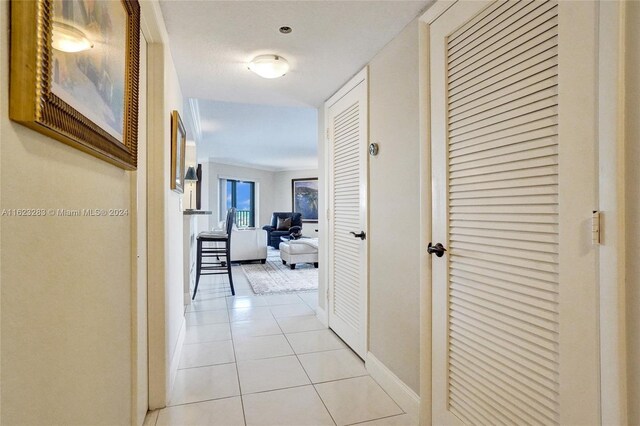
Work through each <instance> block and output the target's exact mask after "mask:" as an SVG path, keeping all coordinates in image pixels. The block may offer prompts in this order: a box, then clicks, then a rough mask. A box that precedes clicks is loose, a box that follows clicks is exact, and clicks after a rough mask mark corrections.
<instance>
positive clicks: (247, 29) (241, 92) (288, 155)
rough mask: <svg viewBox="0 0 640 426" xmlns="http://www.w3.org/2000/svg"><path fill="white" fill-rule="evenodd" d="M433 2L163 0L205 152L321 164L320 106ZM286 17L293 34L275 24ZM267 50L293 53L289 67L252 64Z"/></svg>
mask: <svg viewBox="0 0 640 426" xmlns="http://www.w3.org/2000/svg"><path fill="white" fill-rule="evenodd" d="M430 3H432V0H416V1H401V0H387V1H364V0H363V1H324V0H316V1H299V0H297V1H242V0H237V1H202V0H201V1H192V0H167V1H161V3H160V5H161V8H162V13H163V15H164V19H165V22H166V26H167V31H168V33H169V39H170V46H171V54H172V56H173V60H174V62H175V65H176V69H177V72H178V77H179V79H180V86H181V89H182V94H183V96H184V98H185V99H190V101H191V102H193V100H197V102H196V104H197V105H199V108H196V109H195V110H194V109H191V108H186V109H187V117H188V118H195V120H194V122H195V123H198V122H199V123H200V126H201V128H202V131H201V132H200V133H199V134H198V135H197V136H195V135H194V134H195V132H191V133H192V135H190V138H194V136H195V139H196V140H197V142H198V148H197V151H198V158H199V159H200V160H202V159H205V158H207V159H212V160H215V161H220V162H225V163H229V164H238V165H246V166H250V167H259V168H264V169H268V170H287V169H289V170H291V169H304V168H313V167H317V111H316V109H315V108H317V107H320V106H322V104H323V102H324V101H325V100H326V99H328V98H329V97H330V96H331V95H332V94H333V93H335V92H336V91H337V90H338V89H339V88H340V87H341V86H342V85H343V84H344V83H346V82H347V81H348V80H349V79H350V78H351V76H353V75H354V74H356V73H357V72H358V71H359V70H361V69H362V68H363V67H364V66H365V65H366V64H367V63H368V62H369V61H370V60H371V59H372V58H373V57H374V56H375V55H376V53H378V52H379V51H380V50H381V49H382V48H383V47H384V46H385V45H386V44H387V43H388V42H389V41H391V40H392V39H393V38H394V37H395V36H396V35H397V34H399V33H400V32H401V31H402V29H403V28H404V27H405V26H406V25H407V24H408V23H409V22H411V21H412V20H413V19H414V18H415V17H417V16H418V15H419V14H420V12H421V11H422V10H424V9H425V8H426V7H427V6H428V5H429V4H430ZM285 25H286V26H290V27H292V28H293V32H292V33H291V34H287V35H284V34H281V33H280V32H279V31H278V29H279V28H280V27H281V26H285ZM268 53H272V54H278V55H281V56H283V57H285V58H286V59H287V60H288V61H289V63H290V64H291V70H290V71H289V73H287V75H285V76H284V77H282V78H278V79H273V80H269V79H264V78H261V77H258V76H257V75H255V74H254V73H252V72H251V71H249V70H248V69H247V63H248V62H249V61H250V60H251V59H252V58H253V57H255V56H257V55H261V54H268ZM194 111H195V114H194ZM194 115H195V117H193V116H194ZM187 121H188V122H189V124H188V126H189V127H190V128H192V129H193V128H194V127H192V126H191V123H190V121H192V120H189V119H188V120H187ZM196 127H197V126H196Z"/></svg>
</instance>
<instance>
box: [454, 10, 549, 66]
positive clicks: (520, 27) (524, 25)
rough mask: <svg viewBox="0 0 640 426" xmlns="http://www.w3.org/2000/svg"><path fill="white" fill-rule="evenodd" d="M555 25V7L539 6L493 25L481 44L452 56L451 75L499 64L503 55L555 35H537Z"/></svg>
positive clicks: (472, 45)
mask: <svg viewBox="0 0 640 426" xmlns="http://www.w3.org/2000/svg"><path fill="white" fill-rule="evenodd" d="M557 24H558V22H557V11H556V10H555V6H553V5H549V4H547V5H542V6H538V7H537V8H536V9H535V10H534V13H529V14H527V15H525V16H524V17H520V19H517V20H513V21H512V22H508V23H506V24H504V25H501V26H500V28H498V27H496V28H495V29H494V30H493V31H491V32H489V33H487V34H485V36H486V35H489V37H483V38H482V40H483V41H482V43H478V44H477V45H476V44H473V43H472V44H471V48H469V49H467V50H461V51H460V52H459V53H460V54H459V55H458V56H455V57H452V58H451V60H450V61H449V64H448V66H449V71H450V72H451V76H452V77H453V76H455V77H456V78H458V77H462V76H463V75H467V74H468V73H469V72H470V71H474V70H476V69H477V68H478V67H480V66H483V65H485V64H492V65H493V66H498V65H501V64H502V62H503V59H500V58H501V57H502V56H503V55H505V54H509V55H507V58H510V57H513V55H520V54H522V53H523V52H526V51H527V50H529V49H531V48H533V47H534V46H536V45H537V44H539V43H541V42H542V41H544V40H548V39H549V38H552V37H554V35H553V34H547V36H546V37H539V35H540V34H544V33H546V31H547V30H548V29H550V28H551V27H553V26H556V25H557Z"/></svg>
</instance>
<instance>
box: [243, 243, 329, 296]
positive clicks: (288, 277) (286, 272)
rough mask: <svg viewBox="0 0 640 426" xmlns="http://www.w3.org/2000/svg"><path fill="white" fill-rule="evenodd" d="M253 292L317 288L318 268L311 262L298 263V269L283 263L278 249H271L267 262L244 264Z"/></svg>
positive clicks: (270, 292)
mask: <svg viewBox="0 0 640 426" xmlns="http://www.w3.org/2000/svg"><path fill="white" fill-rule="evenodd" d="M242 270H243V271H244V274H245V275H246V276H247V280H248V281H249V284H251V288H253V292H254V293H256V294H272V293H286V292H290V291H301V290H317V289H318V270H317V269H316V268H314V267H313V264H311V263H298V264H297V265H296V269H290V268H289V266H288V265H283V264H282V260H280V254H279V252H278V251H277V250H269V255H268V257H267V262H266V263H265V264H264V265H263V264H261V263H247V264H243V265H242Z"/></svg>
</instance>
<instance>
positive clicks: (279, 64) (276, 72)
mask: <svg viewBox="0 0 640 426" xmlns="http://www.w3.org/2000/svg"><path fill="white" fill-rule="evenodd" d="M249 69H250V70H251V71H253V72H254V73H256V74H258V75H259V76H260V77H264V78H278V77H282V76H283V75H285V74H286V73H287V71H289V62H287V60H286V59H285V58H283V57H282V56H278V55H260V56H256V57H255V58H253V60H252V61H251V62H249Z"/></svg>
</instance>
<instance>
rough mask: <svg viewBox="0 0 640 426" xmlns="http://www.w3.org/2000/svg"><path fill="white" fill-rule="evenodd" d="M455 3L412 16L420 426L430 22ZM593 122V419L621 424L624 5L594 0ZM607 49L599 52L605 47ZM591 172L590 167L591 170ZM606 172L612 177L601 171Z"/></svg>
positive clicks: (427, 287) (427, 390)
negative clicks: (596, 214)
mask: <svg viewBox="0 0 640 426" xmlns="http://www.w3.org/2000/svg"><path fill="white" fill-rule="evenodd" d="M456 1H457V0H439V1H437V2H436V3H434V4H433V5H432V6H431V7H430V8H429V9H428V10H427V11H426V12H425V13H424V14H423V15H422V16H421V17H420V19H419V21H420V22H419V25H420V29H419V30H420V31H419V37H420V47H419V52H420V53H419V54H420V58H419V67H420V84H419V96H420V141H421V143H420V206H421V208H420V235H421V237H422V241H421V242H420V250H421V260H422V262H421V266H420V360H421V363H420V396H421V404H420V424H422V425H428V424H431V419H432V410H431V397H432V387H431V353H432V344H431V343H432V342H431V338H432V334H431V331H432V298H431V291H432V282H431V273H432V268H431V259H430V257H429V255H427V253H426V248H427V244H428V243H429V241H431V226H432V211H431V185H432V182H431V148H430V139H431V133H430V131H431V130H430V129H431V124H430V114H431V111H430V101H431V99H430V92H429V90H430V86H429V81H430V72H429V71H430V69H429V67H430V63H429V43H430V40H429V33H430V25H431V23H433V22H434V21H435V20H436V19H438V18H439V17H440V16H441V15H442V14H443V13H445V12H446V11H447V10H448V9H449V8H450V7H451V6H453V4H455V3H456ZM596 7H597V8H598V9H597V12H596V13H597V15H598V23H599V31H598V37H599V39H598V40H597V42H598V45H599V51H600V53H599V57H598V69H597V70H596V71H597V72H596V74H597V86H598V87H596V88H594V90H597V100H598V108H597V114H596V115H597V117H598V123H596V126H597V129H598V146H597V149H598V150H599V164H598V166H599V170H600V171H601V172H600V173H599V176H598V177H597V180H598V186H599V202H598V206H594V209H596V208H597V209H598V210H599V211H601V212H607V214H604V215H602V217H601V230H602V231H603V232H602V234H601V235H602V240H601V242H600V246H599V255H598V258H599V264H600V265H599V267H600V278H599V281H600V283H599V284H600V294H599V297H598V299H599V307H600V312H599V320H600V342H599V345H600V375H601V379H600V414H601V422H602V423H603V424H626V423H627V404H628V396H627V384H626V367H627V360H626V347H627V344H626V317H625V291H624V289H625V263H624V262H625V240H624V234H625V232H624V231H625V227H624V226H625V224H624V215H625V200H624V198H625V195H624V194H625V181H624V176H625V170H624V154H625V140H624V109H625V102H624V99H625V98H624V90H625V87H624V78H623V77H624V69H625V58H624V39H625V38H624V35H625V10H626V8H625V4H624V2H599V4H598V6H596ZM605 46H606V47H607V49H604V47H605ZM594 168H595V167H594ZM603 171H613V172H609V173H607V172H603Z"/></svg>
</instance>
